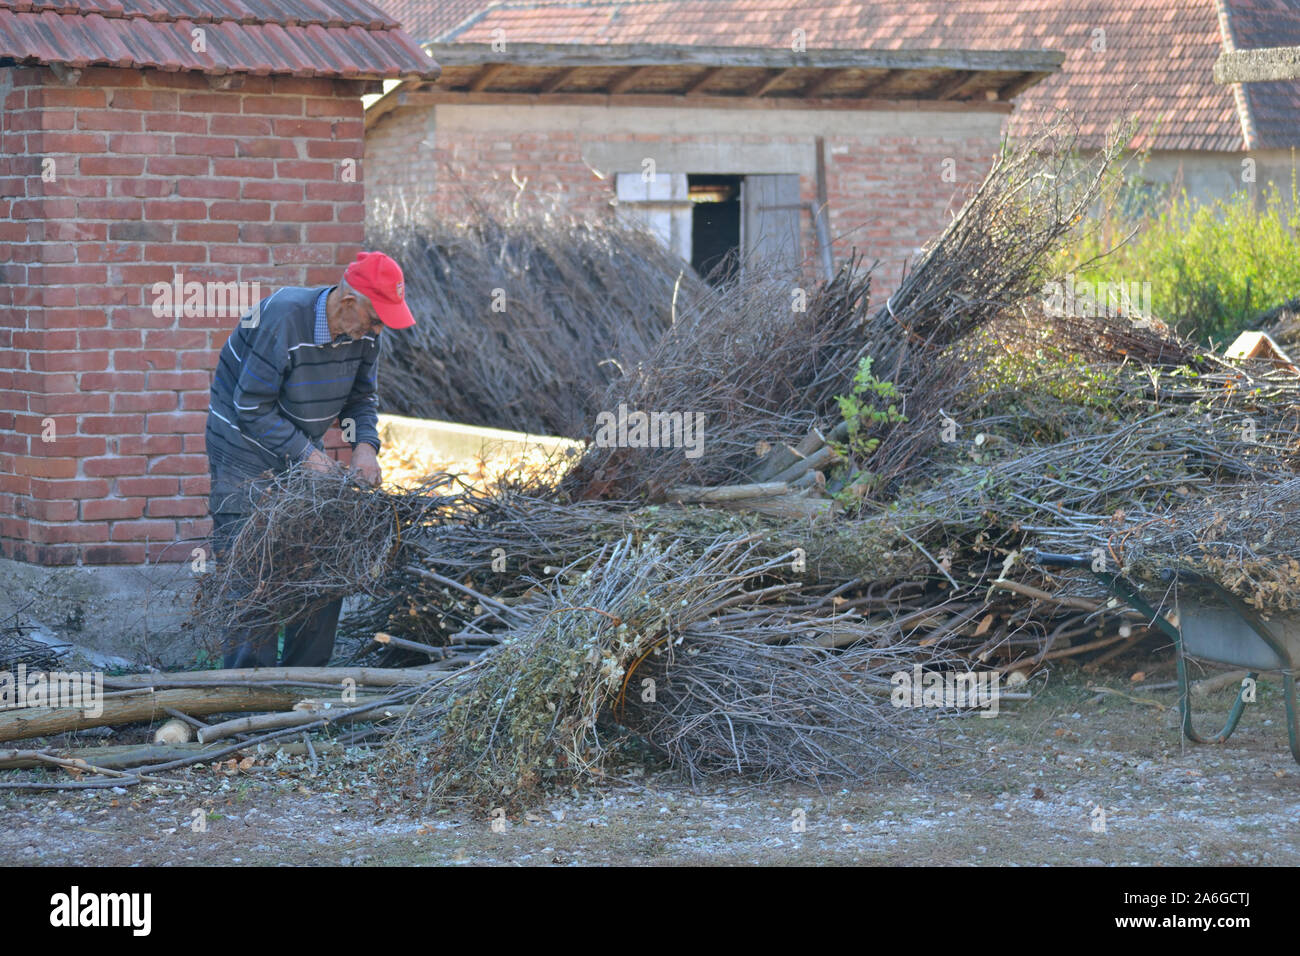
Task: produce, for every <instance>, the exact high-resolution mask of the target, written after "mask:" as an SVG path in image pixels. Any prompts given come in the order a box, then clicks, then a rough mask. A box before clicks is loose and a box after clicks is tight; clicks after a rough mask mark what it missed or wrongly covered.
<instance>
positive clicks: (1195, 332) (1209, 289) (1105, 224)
mask: <svg viewBox="0 0 1300 956" xmlns="http://www.w3.org/2000/svg"><path fill="white" fill-rule="evenodd" d="M1261 198H1262V203H1261V204H1260V205H1259V206H1257V205H1256V203H1255V201H1254V200H1253V199H1252V197H1251V196H1250V195H1248V194H1247V193H1246V192H1244V191H1242V192H1238V193H1236V194H1234V195H1233V196H1232V197H1230V198H1228V199H1220V200H1216V201H1215V202H1213V203H1209V204H1201V203H1198V202H1196V201H1194V200H1191V199H1189V198H1188V197H1187V195H1186V193H1185V192H1184V193H1180V194H1177V195H1175V196H1173V197H1172V198H1170V199H1169V200H1168V201H1167V202H1165V203H1164V204H1163V208H1158V209H1156V210H1154V211H1148V212H1147V213H1145V214H1142V213H1138V214H1137V215H1134V214H1133V211H1134V210H1137V209H1141V208H1142V206H1141V205H1138V204H1117V207H1116V208H1119V209H1124V208H1125V207H1126V206H1127V209H1128V210H1130V211H1129V212H1128V213H1127V214H1126V213H1124V212H1120V213H1112V215H1110V216H1109V217H1107V218H1105V219H1103V220H1102V221H1101V222H1099V223H1092V224H1090V228H1089V229H1088V230H1087V231H1086V232H1083V233H1081V234H1080V235H1079V236H1078V237H1077V239H1076V240H1075V241H1074V242H1072V243H1071V244H1069V245H1067V247H1066V248H1065V249H1064V250H1063V251H1062V255H1061V256H1060V258H1059V259H1058V262H1057V263H1056V265H1057V271H1058V273H1059V274H1065V273H1068V272H1073V273H1074V275H1075V278H1076V281H1088V282H1130V283H1131V282H1150V283H1151V302H1152V310H1153V311H1154V313H1155V315H1156V317H1158V318H1161V319H1164V320H1165V321H1166V322H1168V323H1169V324H1170V325H1172V326H1173V327H1174V328H1175V329H1177V330H1178V331H1179V332H1181V333H1182V334H1184V335H1186V336H1188V337H1189V338H1192V339H1195V340H1198V341H1201V342H1207V343H1208V342H1214V343H1216V344H1220V345H1222V344H1224V343H1225V342H1227V341H1231V339H1232V338H1233V337H1234V336H1235V335H1236V333H1238V332H1239V331H1241V330H1242V328H1244V327H1245V326H1246V325H1248V324H1249V323H1250V322H1251V320H1252V319H1254V318H1256V317H1257V316H1259V315H1260V314H1261V313H1263V312H1266V311H1268V310H1269V309H1272V308H1274V307H1276V306H1278V305H1280V304H1282V303H1283V302H1286V301H1287V300H1289V299H1292V298H1294V297H1295V296H1297V295H1300V236H1298V235H1297V230H1296V226H1297V224H1300V220H1298V218H1297V216H1298V212H1297V189H1296V183H1295V174H1294V170H1293V171H1292V183H1291V189H1290V197H1289V198H1288V197H1287V196H1286V195H1285V193H1284V192H1282V191H1280V190H1278V189H1277V188H1275V187H1273V186H1272V185H1269V186H1267V187H1265V188H1263V189H1262V190H1261ZM1148 209H1149V206H1148ZM1129 233H1135V234H1134V235H1133V237H1132V239H1130V240H1129V241H1128V242H1127V243H1123V240H1124V238H1125V236H1127V235H1128V234H1129ZM1121 243H1122V244H1121ZM1117 244H1119V247H1118V248H1115V249H1114V251H1113V252H1111V253H1110V254H1109V255H1104V254H1105V253H1106V252H1107V250H1110V249H1112V248H1114V247H1115V246H1116V245H1117ZM1099 256H1101V257H1102V258H1097V257H1099ZM1078 263H1082V265H1077V266H1076V265H1075V264H1078Z"/></svg>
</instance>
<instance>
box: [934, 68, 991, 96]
mask: <svg viewBox="0 0 1300 956" xmlns="http://www.w3.org/2000/svg"><path fill="white" fill-rule="evenodd" d="M979 78H980V75H979V73H978V72H977V71H975V70H962V71H960V72H959V73H958V74H957V75H956V76H954V77H953V78H952V79H951V80H949V81H948V82H947V83H944V84H942V85H941V86H939V88H938V89H936V90H935V91H934V98H935V99H936V100H951V99H953V98H954V97H956V96H957V95H958V94H959V93H963V92H965V91H966V90H968V89H970V88H971V86H972V85H974V83H975V81H976V80H978V79H979Z"/></svg>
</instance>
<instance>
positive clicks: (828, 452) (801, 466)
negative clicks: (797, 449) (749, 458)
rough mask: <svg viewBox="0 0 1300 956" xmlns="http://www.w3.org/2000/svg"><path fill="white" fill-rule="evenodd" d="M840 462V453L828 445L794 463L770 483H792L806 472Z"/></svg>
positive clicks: (775, 476)
mask: <svg viewBox="0 0 1300 956" xmlns="http://www.w3.org/2000/svg"><path fill="white" fill-rule="evenodd" d="M839 460H840V453H839V452H837V451H836V450H835V449H834V448H832V447H830V446H829V445H824V446H822V447H821V448H819V449H818V450H817V451H815V452H813V453H812V454H811V455H809V456H808V457H807V458H805V459H803V460H802V461H799V462H796V463H795V464H793V465H791V466H790V467H789V468H787V469H785V470H784V471H781V472H778V473H777V474H776V475H774V476H773V477H772V481H774V482H777V481H787V482H788V481H794V480H795V479H796V478H798V477H799V476H800V475H802V474H804V473H805V472H808V471H817V470H821V469H823V468H825V467H826V466H827V465H830V464H833V463H834V462H837V461H839Z"/></svg>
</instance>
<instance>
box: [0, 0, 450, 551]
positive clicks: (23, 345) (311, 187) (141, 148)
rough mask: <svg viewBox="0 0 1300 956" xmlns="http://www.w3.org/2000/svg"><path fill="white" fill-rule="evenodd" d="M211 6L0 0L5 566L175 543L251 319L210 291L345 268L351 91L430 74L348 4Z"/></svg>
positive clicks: (355, 197) (354, 194) (175, 0)
mask: <svg viewBox="0 0 1300 956" xmlns="http://www.w3.org/2000/svg"><path fill="white" fill-rule="evenodd" d="M224 6H225V7H226V8H227V9H226V11H225V12H216V11H219V10H221V7H222V5H196V4H191V3H187V2H185V0H108V2H93V0H87V2H76V0H0V556H3V557H4V558H8V559H16V560H18V561H22V562H31V563H36V564H41V565H47V566H62V565H74V564H86V565H97V564H140V563H142V562H145V561H153V560H158V559H171V560H177V559H180V558H184V557H187V556H188V554H189V550H190V548H191V547H192V546H193V544H194V543H196V541H197V540H198V539H201V538H202V537H204V536H205V535H206V534H207V531H208V521H207V519H206V517H204V516H205V514H206V497H205V496H206V494H207V485H208V478H207V461H206V457H205V455H204V447H203V429H204V421H205V415H206V408H207V401H208V387H209V385H210V382H211V373H212V369H213V367H214V365H215V359H216V354H217V351H218V350H219V349H220V347H221V346H222V345H223V344H224V342H225V339H226V337H227V336H228V335H229V332H230V330H231V328H232V327H233V325H234V323H235V322H236V321H238V315H239V314H240V312H239V310H238V309H237V308H236V307H235V306H234V304H233V299H232V300H231V301H230V302H224V303H223V302H222V301H218V300H220V299H224V298H227V296H226V293H227V291H228V292H229V294H230V296H231V297H235V296H237V295H238V296H243V297H244V298H245V302H246V301H247V298H248V297H250V296H251V298H252V300H253V301H256V300H257V299H258V298H260V297H263V296H265V295H268V294H270V292H271V291H273V290H274V289H275V288H277V287H279V286H283V285H315V284H323V283H327V282H333V281H336V280H337V278H338V276H339V274H340V273H341V270H342V267H343V265H344V264H345V263H347V262H349V261H351V259H352V258H353V257H354V256H355V254H356V252H357V251H358V250H359V249H360V248H361V246H362V239H363V219H364V185H363V184H364V175H363V166H362V162H361V161H362V158H363V112H362V100H361V97H362V95H363V94H365V93H370V92H375V91H377V90H379V89H380V88H381V87H382V82H383V81H384V80H385V79H398V78H417V79H431V78H433V77H436V75H437V66H436V64H434V63H433V61H431V60H430V59H429V57H428V56H427V55H426V54H425V53H423V52H422V51H421V50H420V49H419V47H418V46H416V45H415V44H414V43H413V42H412V41H411V40H410V39H409V38H407V37H406V36H405V35H404V34H402V33H401V31H400V30H399V29H398V25H397V22H396V21H394V20H393V19H391V18H390V17H388V16H386V15H384V14H383V13H381V12H380V11H379V10H378V9H376V8H375V7H372V6H370V5H369V4H367V3H364V2H361V0H314V2H311V3H304V4H295V5H293V11H294V12H292V13H287V12H284V10H283V9H281V5H279V4H275V3H273V2H270V0H241V2H239V3H232V4H228V5H224ZM191 288H193V289H200V290H201V291H202V295H201V296H200V297H199V298H198V299H193V300H191V297H190V295H189V290H190V289H191ZM172 289H176V290H178V291H181V292H183V293H184V299H185V301H184V302H182V301H180V300H177V301H171V298H169V297H170V296H171V294H172V292H171V290H172Z"/></svg>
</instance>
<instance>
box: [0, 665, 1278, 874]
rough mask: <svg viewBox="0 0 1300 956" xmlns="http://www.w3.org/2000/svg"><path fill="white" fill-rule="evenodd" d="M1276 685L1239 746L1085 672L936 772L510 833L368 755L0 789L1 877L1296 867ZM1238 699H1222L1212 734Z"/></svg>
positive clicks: (566, 811)
mask: <svg viewBox="0 0 1300 956" xmlns="http://www.w3.org/2000/svg"><path fill="white" fill-rule="evenodd" d="M1092 685H1103V686H1106V687H1110V688H1113V689H1116V690H1121V691H1123V693H1124V694H1127V695H1129V696H1128V697H1123V696H1118V695H1114V694H1111V695H1099V694H1097V693H1096V692H1095V691H1094V690H1092V689H1090V687H1091V686H1092ZM1260 687H1261V693H1260V702H1259V703H1257V704H1254V705H1251V706H1250V708H1249V709H1248V710H1247V713H1246V716H1245V718H1244V719H1243V723H1242V727H1241V729H1239V730H1238V732H1237V734H1236V735H1235V736H1234V737H1233V738H1232V740H1231V741H1230V742H1229V744H1228V745H1227V746H1218V747H1202V746H1192V745H1184V743H1183V742H1182V740H1181V739H1180V735H1179V732H1178V723H1177V711H1176V708H1175V706H1174V705H1175V703H1176V701H1175V694H1174V693H1172V692H1164V691H1140V690H1138V691H1134V690H1130V689H1129V681H1128V679H1127V674H1126V673H1119V672H1115V673H1110V674H1105V675H1085V674H1083V673H1081V672H1079V671H1078V670H1073V671H1070V672H1067V673H1064V674H1061V673H1058V674H1057V675H1056V676H1054V677H1053V678H1052V680H1051V682H1049V683H1048V686H1045V687H1044V686H1041V685H1035V689H1036V695H1035V698H1034V700H1032V701H1029V702H1026V703H1021V704H1016V705H1007V704H1004V705H1003V708H1002V715H1001V716H999V717H998V718H996V719H992V720H984V719H980V718H978V717H969V718H961V719H955V720H949V721H945V722H944V733H945V739H946V740H947V741H948V742H950V743H951V744H952V746H951V747H950V748H948V749H947V750H946V751H945V753H944V754H942V755H939V756H937V757H933V758H928V759H927V760H925V761H924V763H923V764H918V766H917V767H916V768H915V772H916V775H915V776H906V775H902V774H899V775H894V776H889V777H882V778H879V779H877V780H874V781H871V782H868V783H864V784H860V785H857V786H854V787H851V788H848V789H835V790H830V791H827V792H819V791H817V790H816V789H811V788H808V787H804V786H798V785H780V786H754V785H740V784H739V783H738V782H736V781H721V782H716V783H712V784H710V785H708V786H707V787H704V788H701V789H698V790H697V789H692V788H691V787H690V786H688V785H686V784H684V783H683V782H682V781H681V780H679V779H678V778H676V777H675V776H674V775H672V774H669V773H647V772H645V771H644V770H643V769H642V768H640V767H634V766H623V767H619V768H616V771H617V772H616V773H612V774H611V776H610V779H609V780H608V783H607V786H602V787H598V788H591V789H588V790H587V791H585V792H582V793H576V792H565V793H551V794H549V795H548V796H547V797H546V798H545V799H544V800H542V801H540V802H539V803H538V804H537V805H536V806H534V807H532V809H530V810H528V811H525V812H523V813H519V814H513V813H512V814H504V815H503V814H498V818H497V819H496V820H495V821H494V820H493V819H492V816H491V815H490V814H486V813H483V812H480V811H474V810H471V809H469V808H466V807H462V806H457V805H444V806H437V807H432V808H428V809H425V808H422V807H419V806H414V805H411V804H409V802H403V801H402V800H401V798H399V797H397V796H395V794H394V793H393V791H392V790H391V789H389V788H386V787H385V786H384V785H383V784H382V783H381V782H379V781H377V780H375V779H374V778H373V777H372V776H371V768H372V766H373V758H372V756H371V755H370V754H368V753H366V752H364V751H350V752H346V753H338V754H336V755H333V756H330V757H323V758H322V760H321V763H320V765H319V766H318V768H317V770H316V771H315V772H313V771H312V770H311V768H310V767H309V766H308V765H307V763H306V762H305V761H304V760H303V759H299V758H283V757H280V758H274V757H273V758H267V759H266V760H263V761H260V762H259V763H258V765H256V766H253V767H250V768H248V769H245V770H238V769H234V768H230V767H226V768H221V769H216V770H214V769H213V768H211V767H200V768H195V769H192V770H190V771H186V772H183V773H181V774H178V775H177V777H178V779H181V780H183V781H184V782H183V784H182V785H179V786H172V787H166V786H152V785H143V786H138V787H134V788H130V789H121V790H119V791H111V790H101V791H71V792H40V793H20V792H15V791H8V792H5V791H0V813H3V819H4V820H5V826H4V828H3V829H2V830H0V864H7V865H46V864H71V865H82V866H84V865H99V864H116V865H126V866H177V865H179V866H184V865H196V864H198V865H218V866H253V865H257V866H262V865H266V866H274V865H303V864H307V865H312V864H320V865H331V866H337V865H342V866H356V865H365V866H374V865H384V864H401V865H407V864H450V865H476V864H491V865H520V866H565V865H568V866H577V865H589V864H597V865H598V864H624V865H628V864H631V865H637V864H663V865H697V864H723V865H731V864H822V863H844V864H852V863H867V864H883V865H908V864H931V865H933V864H944V865H967V864H976V865H1041V864H1085V865H1128V864H1134V865H1173V864H1188V863H1190V864H1211V863H1218V864H1238V865H1241V864H1247V865H1291V866H1294V865H1297V864H1300V767H1297V765H1296V764H1295V763H1294V761H1293V760H1292V759H1291V756H1290V754H1289V752H1288V750H1287V747H1286V731H1285V725H1284V721H1283V708H1282V704H1281V701H1280V695H1279V693H1278V690H1277V687H1276V686H1275V685H1269V684H1266V683H1261V685H1260ZM1230 695H1231V692H1230V691H1229V692H1225V693H1224V694H1221V695H1218V696H1216V697H1214V698H1212V699H1211V700H1210V701H1209V702H1208V704H1206V705H1204V706H1206V707H1207V708H1208V710H1207V714H1208V716H1207V717H1206V719H1205V720H1203V721H1202V724H1203V725H1204V726H1205V727H1208V726H1209V725H1210V724H1211V722H1212V721H1211V718H1212V717H1213V716H1215V715H1220V714H1222V713H1224V712H1225V711H1226V708H1227V705H1228V703H1229V701H1230ZM1130 698H1137V700H1134V699H1130ZM1139 701H1144V702H1139ZM1146 701H1150V702H1154V703H1148V702H1146ZM1013 707H1014V708H1015V709H1013ZM42 773H45V771H29V772H22V773H16V772H8V773H3V774H0V780H17V779H36V778H38V777H39V776H40V775H41V774H42ZM200 824H201V826H200ZM196 827H200V828H201V830H202V832H195V830H196Z"/></svg>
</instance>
